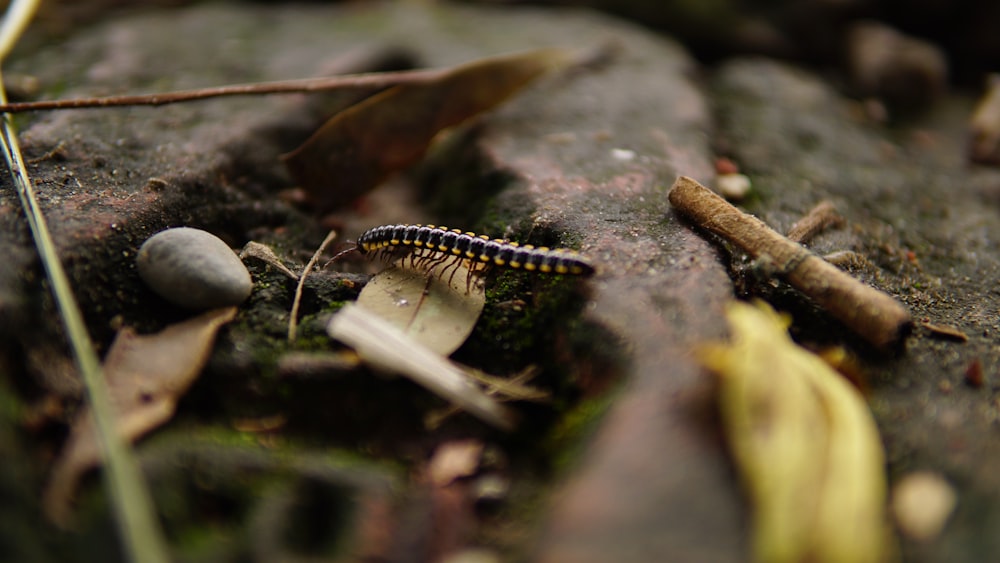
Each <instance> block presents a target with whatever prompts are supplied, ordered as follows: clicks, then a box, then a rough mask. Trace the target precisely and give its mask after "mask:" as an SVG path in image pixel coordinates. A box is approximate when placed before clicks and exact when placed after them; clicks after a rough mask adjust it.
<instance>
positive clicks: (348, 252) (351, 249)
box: [323, 240, 358, 269]
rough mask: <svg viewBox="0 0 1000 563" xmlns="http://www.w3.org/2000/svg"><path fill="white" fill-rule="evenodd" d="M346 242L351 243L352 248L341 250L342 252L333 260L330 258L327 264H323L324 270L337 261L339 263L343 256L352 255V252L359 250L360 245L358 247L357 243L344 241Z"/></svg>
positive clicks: (335, 255)
mask: <svg viewBox="0 0 1000 563" xmlns="http://www.w3.org/2000/svg"><path fill="white" fill-rule="evenodd" d="M344 242H349V243H351V246H350V247H348V248H345V249H344V250H341V251H340V252H338V253H336V254H334V255H333V258H330V259H329V260H327V262H326V264H323V268H324V269H325V268H326V267H327V266H329V265H330V264H333V263H334V262H336V261H337V260H338V259H340V257H341V256H343V255H345V254H350V253H351V252H354V251H356V250H357V249H358V245H357V243H355V242H351V241H349V240H348V241H344Z"/></svg>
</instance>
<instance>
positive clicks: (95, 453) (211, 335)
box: [43, 307, 236, 526]
mask: <svg viewBox="0 0 1000 563" xmlns="http://www.w3.org/2000/svg"><path fill="white" fill-rule="evenodd" d="M235 316H236V307H226V308H223V309H215V310H212V311H208V312H206V313H203V314H201V315H199V316H197V317H194V318H191V319H188V320H186V321H183V322H180V323H176V324H173V325H171V326H168V327H167V328H165V329H163V330H162V331H160V332H157V333H154V334H146V335H140V334H137V333H136V332H135V330H134V329H132V328H129V327H126V328H123V329H122V330H120V331H119V332H118V335H117V336H116V337H115V340H114V342H113V343H112V344H111V349H110V350H109V351H108V354H107V357H106V358H105V359H104V366H103V367H104V374H105V378H106V381H107V385H108V389H109V393H110V399H111V404H112V406H113V409H114V411H115V428H116V430H117V431H118V434H119V435H120V436H121V437H122V438H124V439H126V440H128V441H134V440H136V439H138V438H139V437H140V436H142V435H143V434H145V433H147V432H149V431H150V430H153V429H154V428H156V427H158V426H160V425H161V424H163V423H165V422H166V421H168V420H169V419H170V417H171V416H172V415H173V413H174V410H175V408H176V406H177V401H178V399H179V398H180V397H181V396H182V395H184V393H185V392H186V391H187V390H188V388H189V387H190V386H191V384H192V383H194V381H195V379H197V377H198V375H199V374H200V373H201V371H202V368H203V367H204V366H205V363H206V362H207V361H208V357H209V354H210V353H211V351H212V345H213V343H214V342H215V335H216V333H217V332H218V330H219V328H220V327H221V326H222V325H224V324H226V323H228V322H229V321H231V320H232V319H233V318H234V317H235ZM100 463H101V444H100V440H99V438H98V435H97V433H96V428H95V427H94V423H93V417H92V415H91V410H90V408H89V407H85V408H84V409H83V410H82V411H81V412H80V414H79V415H78V416H77V418H76V420H75V421H74V422H73V424H72V427H71V431H70V436H69V439H68V440H67V442H66V444H65V446H64V447H63V450H62V453H61V454H60V456H59V458H58V460H57V461H56V463H55V465H54V467H53V470H52V475H51V478H50V481H49V483H48V486H47V488H46V490H45V493H44V499H43V506H44V508H45V511H46V513H47V514H48V516H49V517H50V518H51V519H52V520H53V521H54V522H56V523H57V524H60V525H64V526H65V525H68V524H69V522H70V517H71V505H72V499H73V496H74V493H75V491H76V487H77V484H78V483H79V480H80V478H81V476H82V475H83V473H84V472H85V471H87V470H88V469H91V468H93V467H96V466H98V465H100Z"/></svg>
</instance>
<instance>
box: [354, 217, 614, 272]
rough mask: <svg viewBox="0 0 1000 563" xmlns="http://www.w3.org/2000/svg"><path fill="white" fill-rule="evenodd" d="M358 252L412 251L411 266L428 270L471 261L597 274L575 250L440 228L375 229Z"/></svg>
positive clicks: (361, 240)
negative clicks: (523, 243) (519, 242)
mask: <svg viewBox="0 0 1000 563" xmlns="http://www.w3.org/2000/svg"><path fill="white" fill-rule="evenodd" d="M351 250H355V249H354V248H352V249H351ZM356 250H358V251H359V252H360V253H362V254H365V255H376V254H382V253H390V254H391V253H393V252H395V251H397V250H403V251H408V252H410V253H411V254H410V260H411V264H413V265H416V266H421V267H425V268H427V269H431V268H434V267H436V266H438V265H441V264H446V266H445V269H447V268H450V267H452V266H453V265H454V266H456V267H457V265H458V264H459V263H460V262H461V261H463V260H468V261H470V262H471V263H473V264H482V265H483V266H484V267H489V266H496V267H501V268H510V269H514V270H525V271H528V272H540V273H543V274H560V275H572V276H589V275H591V274H593V273H594V266H593V265H592V264H590V262H588V261H587V260H586V259H585V258H584V257H583V256H581V255H580V254H579V253H578V252H576V251H575V250H570V249H567V248H548V247H544V246H542V247H536V246H533V245H530V244H525V245H520V244H518V243H516V242H512V241H508V240H504V239H494V238H490V237H488V236H486V235H477V234H475V233H470V232H467V231H462V230H459V229H449V228H447V227H442V226H436V225H382V226H380V227H375V228H372V229H369V230H368V231H365V232H364V233H363V234H362V235H361V236H360V237H359V238H358V242H357V246H356ZM452 275H454V272H453V273H452ZM470 275H471V272H470Z"/></svg>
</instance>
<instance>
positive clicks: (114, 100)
mask: <svg viewBox="0 0 1000 563" xmlns="http://www.w3.org/2000/svg"><path fill="white" fill-rule="evenodd" d="M447 72H448V70H447V69H422V70H401V71H396V72H371V73H362V74H346V75H340V76H329V77H323V78H303V79H299V80H280V81H276V82H257V83H252V84H231V85H229V86H216V87H213V88H198V89H195V90H178V91H176V92H165V93H160V94H137V95H128V96H108V97H104V98H75V99H69V100H43V101H40V102H16V103H10V104H8V103H4V104H2V105H0V112H7V113H21V112H26V111H43V110H61V109H79V108H108V107H121V106H162V105H166V104H176V103H179V102H190V101H193V100H205V99H209V98H219V97H222V96H259V95H263V94H301V93H305V92H321V91H326V90H351V89H354V90H380V89H383V88H388V87H390V86H399V85H401V84H419V83H425V82H431V81H434V80H437V79H439V78H440V77H441V76H442V75H444V74H445V73H447Z"/></svg>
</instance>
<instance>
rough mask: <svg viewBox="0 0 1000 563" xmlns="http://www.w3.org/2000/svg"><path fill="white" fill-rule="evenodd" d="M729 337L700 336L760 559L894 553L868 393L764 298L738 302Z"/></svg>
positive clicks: (872, 558)
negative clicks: (715, 340) (795, 334)
mask: <svg viewBox="0 0 1000 563" xmlns="http://www.w3.org/2000/svg"><path fill="white" fill-rule="evenodd" d="M726 316H727V319H728V321H729V325H730V329H731V332H732V342H731V343H730V344H725V345H721V344H720V345H712V346H703V347H701V349H700V350H699V351H698V358H699V360H700V361H701V362H702V363H703V364H704V365H705V366H707V367H708V368H709V369H711V370H712V371H714V372H716V373H717V374H718V375H719V380H720V384H719V394H720V397H719V406H720V410H721V414H722V419H723V423H724V425H725V430H726V435H727V439H728V442H729V446H730V449H731V450H732V453H733V457H734V458H735V461H736V465H737V466H738V469H739V471H740V473H741V476H742V478H743V482H744V485H745V487H746V488H747V490H748V492H749V496H750V499H751V501H752V504H753V510H754V515H753V519H754V522H753V525H754V532H753V548H754V549H753V551H754V558H753V559H754V561H762V562H763V561H766V562H769V563H782V562H787V563H798V562H801V561H813V562H815V563H841V562H843V563H847V562H852V563H862V562H867V563H881V562H884V561H891V560H893V558H894V554H895V549H894V545H893V543H892V541H891V539H890V537H891V536H890V534H889V532H888V527H887V514H886V509H887V506H886V494H887V493H886V487H887V485H886V475H885V454H884V452H883V448H882V441H881V439H880V438H879V434H878V429H877V427H876V426H875V420H874V419H873V417H872V414H871V412H870V411H869V409H868V404H867V403H866V402H865V400H864V398H863V397H862V396H861V394H860V393H859V392H858V390H857V389H855V388H854V387H853V386H851V385H850V384H849V383H847V381H846V380H845V379H844V378H843V377H841V376H840V375H839V374H838V373H837V372H835V371H834V370H833V369H832V368H831V367H830V366H828V365H827V364H826V363H825V362H823V360H821V359H820V358H819V357H818V356H816V355H814V354H812V353H810V352H808V351H807V350H805V349H804V348H801V347H800V346H798V345H797V344H795V343H794V342H793V341H792V340H791V338H790V337H789V336H788V333H787V332H786V328H787V325H788V323H787V321H786V320H785V319H783V318H782V317H781V316H780V315H778V314H777V313H775V312H774V310H773V309H771V308H770V307H769V306H767V305H766V304H763V303H760V304H759V305H758V306H756V307H755V306H752V305H748V304H746V303H742V302H734V303H733V304H731V305H730V306H729V308H728V310H727V312H726Z"/></svg>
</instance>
